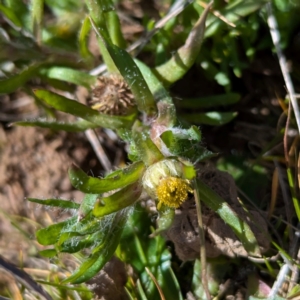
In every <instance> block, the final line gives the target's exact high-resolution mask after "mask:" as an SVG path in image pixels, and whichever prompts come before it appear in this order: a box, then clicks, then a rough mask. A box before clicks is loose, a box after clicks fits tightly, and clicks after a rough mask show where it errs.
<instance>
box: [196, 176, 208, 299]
mask: <svg viewBox="0 0 300 300" xmlns="http://www.w3.org/2000/svg"><path fill="white" fill-rule="evenodd" d="M194 197H195V202H196V210H197V219H198V227H199V239H200V262H201V278H202V284H203V288H204V291H205V294H206V298H207V299H211V296H210V292H209V289H208V282H207V273H206V249H205V236H204V228H203V219H202V213H201V202H200V195H199V191H198V185H197V180H196V179H194Z"/></svg>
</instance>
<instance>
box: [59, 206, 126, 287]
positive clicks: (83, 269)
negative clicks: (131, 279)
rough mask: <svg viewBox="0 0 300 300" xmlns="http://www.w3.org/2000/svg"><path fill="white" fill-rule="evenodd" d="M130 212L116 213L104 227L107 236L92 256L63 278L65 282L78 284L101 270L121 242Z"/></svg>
mask: <svg viewBox="0 0 300 300" xmlns="http://www.w3.org/2000/svg"><path fill="white" fill-rule="evenodd" d="M128 213H129V210H128V209H124V210H122V211H119V212H117V213H116V214H115V216H114V219H113V221H112V223H111V225H110V226H105V227H104V229H103V231H104V232H105V238H104V239H103V240H102V241H101V242H100V243H99V245H98V246H96V248H95V249H93V251H92V254H91V255H90V257H89V258H88V259H87V260H86V261H84V262H83V263H82V264H81V265H80V267H79V268H78V269H77V270H76V271H75V272H74V273H73V274H72V275H71V276H70V277H69V278H67V279H65V280H63V282H64V283H69V282H70V283H74V284H78V283H82V282H85V281H87V280H89V279H91V278H92V277H93V276H95V275H96V274H97V273H98V272H99V271H100V270H101V268H102V267H103V266H104V265H105V263H106V262H107V261H108V260H109V259H110V258H111V257H112V255H113V254H114V252H115V250H116V248H117V246H118V244H119V240H120V238H121V234H122V231H123V228H124V225H125V223H126V221H127V216H128Z"/></svg>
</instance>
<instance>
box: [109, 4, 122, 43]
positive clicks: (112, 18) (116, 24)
mask: <svg viewBox="0 0 300 300" xmlns="http://www.w3.org/2000/svg"><path fill="white" fill-rule="evenodd" d="M113 9H114V8H113ZM105 19H106V24H107V30H108V32H109V36H110V38H111V40H112V42H113V44H115V45H116V46H118V47H120V48H125V47H126V41H125V39H124V37H123V34H122V31H121V24H120V20H119V17H118V14H117V13H116V11H115V10H110V11H109V12H107V13H105Z"/></svg>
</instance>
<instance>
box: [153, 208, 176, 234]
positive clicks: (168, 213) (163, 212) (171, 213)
mask: <svg viewBox="0 0 300 300" xmlns="http://www.w3.org/2000/svg"><path fill="white" fill-rule="evenodd" d="M174 217H175V209H174V208H171V207H169V206H166V205H164V204H162V205H161V207H160V209H159V211H158V219H157V229H156V230H155V231H154V232H153V233H152V234H151V237H155V236H157V235H158V234H160V233H161V232H163V231H165V230H167V229H168V228H170V227H171V225H172V223H173V220H174Z"/></svg>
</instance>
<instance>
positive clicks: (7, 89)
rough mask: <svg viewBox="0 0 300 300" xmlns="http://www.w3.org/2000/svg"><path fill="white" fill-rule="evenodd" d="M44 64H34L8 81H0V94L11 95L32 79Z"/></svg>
mask: <svg viewBox="0 0 300 300" xmlns="http://www.w3.org/2000/svg"><path fill="white" fill-rule="evenodd" d="M43 66H45V64H44V65H43V64H41V63H37V64H34V65H32V66H30V67H28V68H26V69H25V70H23V71H22V72H20V73H19V74H18V75H14V76H12V77H10V78H8V79H4V80H1V81H0V93H4V94H5V93H12V92H14V91H15V90H16V89H17V88H19V87H21V86H22V85H24V84H25V83H26V82H27V81H29V80H30V79H31V78H32V77H34V76H35V75H36V74H37V73H38V71H39V69H41V68H42V67H43Z"/></svg>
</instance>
